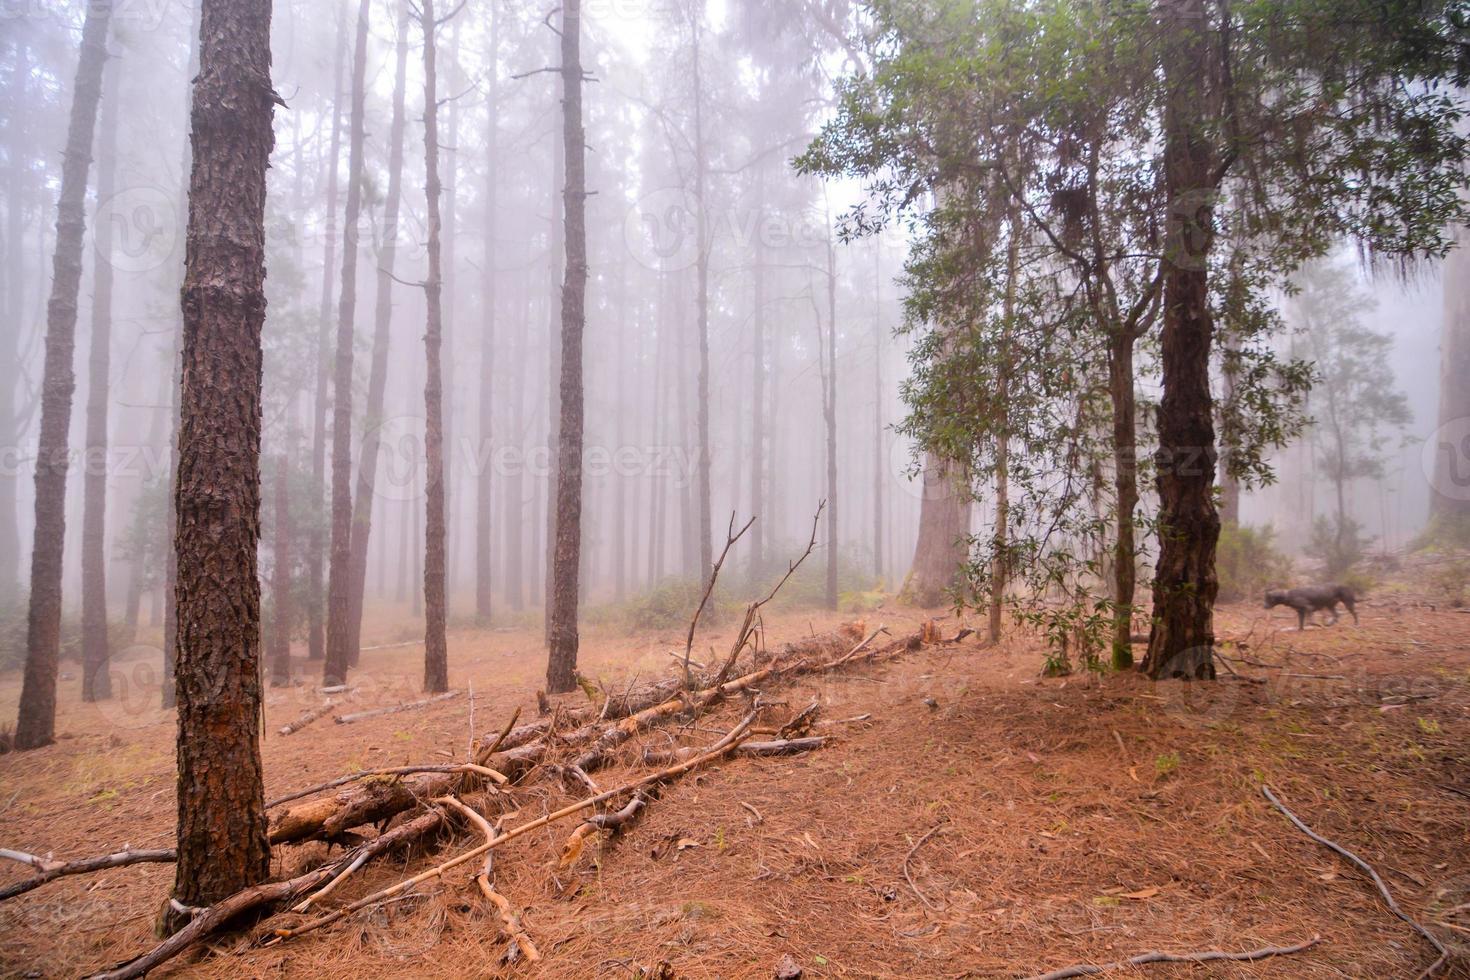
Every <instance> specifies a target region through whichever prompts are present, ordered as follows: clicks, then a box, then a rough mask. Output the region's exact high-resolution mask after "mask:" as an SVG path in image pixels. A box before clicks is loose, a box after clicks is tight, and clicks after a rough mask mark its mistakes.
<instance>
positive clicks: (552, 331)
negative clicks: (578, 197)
mask: <svg viewBox="0 0 1470 980" xmlns="http://www.w3.org/2000/svg"><path fill="white" fill-rule="evenodd" d="M560 56H561V48H560V47H559V46H558V47H557V49H556V51H555V57H553V58H552V61H553V62H554V61H555V60H556V58H559V57H560ZM563 77H564V76H563ZM556 84H557V86H558V93H559V95H560V96H561V101H562V105H563V108H562V113H563V116H565V112H566V109H565V99H566V90H565V88H564V87H563V83H562V81H561V79H558V81H557V83H556ZM566 152H567V150H566V146H564V145H563V139H562V137H561V136H559V135H554V136H553V137H552V140H551V233H550V236H549V238H550V242H549V245H548V254H547V258H546V265H547V271H548V273H549V277H548V281H547V286H548V290H547V292H548V296H549V302H548V304H547V313H548V316H547V318H546V368H547V378H546V393H547V394H546V400H547V416H546V443H547V445H546V449H547V452H548V453H549V456H548V472H547V476H546V493H545V494H539V493H538V494H537V497H538V505H539V506H543V507H545V508H546V510H545V513H544V514H542V520H540V521H538V522H537V523H538V526H539V529H540V533H541V534H542V540H541V543H540V547H539V548H537V549H536V561H537V562H538V563H539V564H538V565H537V566H536V572H537V574H536V575H535V577H534V580H535V581H536V583H537V585H538V587H539V588H540V589H541V603H542V613H543V616H542V624H541V625H542V632H543V633H544V634H545V638H546V644H547V646H548V647H549V646H550V645H551V584H552V583H551V578H552V570H553V569H554V567H555V566H556V560H555V558H556V555H555V552H556V480H557V476H556V467H557V462H558V454H559V447H558V445H557V442H556V426H557V420H558V419H560V418H561V384H562V382H561V367H562V364H561V361H562V353H561V331H562V322H563V313H562V308H561V307H562V302H563V300H564V297H563V291H564V289H565V285H566V284H565V281H564V280H565V269H564V259H565V252H566V241H565V235H566V229H565V227H564V221H565V217H566V214H565V211H564V208H565V202H564V201H563V196H564V195H565V194H566Z"/></svg>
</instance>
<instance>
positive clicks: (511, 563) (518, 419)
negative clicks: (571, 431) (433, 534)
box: [502, 283, 531, 612]
mask: <svg viewBox="0 0 1470 980" xmlns="http://www.w3.org/2000/svg"><path fill="white" fill-rule="evenodd" d="M520 288H521V291H522V301H521V303H520V309H521V312H520V323H519V329H518V331H517V333H516V338H517V339H516V342H515V348H514V351H513V356H512V359H511V363H512V364H516V365H522V364H525V363H526V358H527V355H528V354H529V352H530V346H531V345H530V340H529V336H530V331H531V290H530V289H529V288H528V287H527V286H526V284H525V283H522V284H521V287H520ZM511 373H512V379H511V385H510V418H511V424H510V431H511V435H512V438H513V441H510V442H508V443H507V445H508V446H512V447H514V448H515V449H516V450H517V451H518V452H519V453H520V454H521V455H520V456H519V457H518V458H517V459H516V460H514V461H513V462H512V465H511V466H510V472H509V473H508V474H507V475H506V480H505V494H504V497H505V521H504V525H505V540H504V548H505V585H504V586H503V587H502V588H503V591H504V593H505V601H506V604H507V605H509V606H510V608H511V609H512V610H513V611H514V612H520V611H521V610H522V609H523V608H524V607H525V594H526V582H525V579H526V566H525V540H526V539H525V528H524V527H523V526H522V525H523V524H524V522H525V513H526V500H525V493H526V481H525V472H526V463H527V461H526V457H525V452H526V448H527V447H526V373H527V372H526V371H523V370H517V371H513V372H511Z"/></svg>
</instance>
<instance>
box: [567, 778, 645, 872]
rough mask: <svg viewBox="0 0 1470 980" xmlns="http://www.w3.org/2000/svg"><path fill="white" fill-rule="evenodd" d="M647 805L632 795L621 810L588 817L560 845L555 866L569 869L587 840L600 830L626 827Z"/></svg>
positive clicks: (638, 797) (641, 796)
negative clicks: (559, 853)
mask: <svg viewBox="0 0 1470 980" xmlns="http://www.w3.org/2000/svg"><path fill="white" fill-rule="evenodd" d="M647 805H648V801H647V800H646V799H644V798H643V794H641V793H634V794H633V798H632V799H631V800H629V801H628V802H627V803H626V804H625V805H624V806H623V808H622V809H621V810H616V811H614V812H612V813H599V814H597V815H596V816H593V817H588V818H587V819H586V820H585V821H583V822H582V823H580V824H578V825H577V829H576V830H574V831H572V832H571V834H570V835H569V836H568V837H567V839H566V842H565V843H563V844H562V846H561V856H560V857H559V858H558V859H557V862H556V866H557V867H558V868H560V869H566V868H569V867H571V866H572V864H573V863H574V862H575V861H576V860H577V857H578V856H579V855H580V854H581V853H582V848H583V847H584V846H585V845H586V843H587V838H589V837H591V836H592V835H593V834H595V833H597V832H598V831H601V830H617V829H619V828H622V827H624V826H626V825H627V824H628V823H629V821H631V820H632V819H633V818H634V817H636V816H637V815H638V811H639V810H641V809H643V808H644V807H645V806H647Z"/></svg>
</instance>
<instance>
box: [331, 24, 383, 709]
mask: <svg viewBox="0 0 1470 980" xmlns="http://www.w3.org/2000/svg"><path fill="white" fill-rule="evenodd" d="M371 12H372V4H371V3H370V0H362V2H361V3H360V4H359V6H358V8H357V41H356V47H355V49H354V52H353V58H352V120H351V123H350V124H349V125H350V129H349V135H348V141H347V206H346V214H345V215H344V216H343V220H342V282H341V300H340V301H339V302H338V304H337V353H336V357H335V359H334V360H333V378H332V550H331V555H330V559H329V564H328V568H327V656H326V663H325V665H324V666H323V669H322V684H323V686H324V687H331V686H332V685H335V684H342V683H344V682H346V680H347V669H348V666H349V664H350V663H351V661H352V653H353V651H352V639H353V633H354V631H353V630H352V629H350V628H349V626H348V623H349V621H350V619H351V616H352V606H353V602H352V571H351V565H352V341H353V336H354V325H353V319H354V317H355V316H356V313H357V249H358V238H359V235H360V233H361V221H360V219H361V213H362V145H363V139H364V127H363V112H364V103H365V101H366V92H365V88H366V76H367V39H368V19H369V16H370V15H371Z"/></svg>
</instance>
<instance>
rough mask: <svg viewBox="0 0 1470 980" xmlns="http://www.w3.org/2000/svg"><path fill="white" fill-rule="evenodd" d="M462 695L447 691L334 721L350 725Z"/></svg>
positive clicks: (459, 692) (359, 712)
mask: <svg viewBox="0 0 1470 980" xmlns="http://www.w3.org/2000/svg"><path fill="white" fill-rule="evenodd" d="M463 693H464V692H463V691H449V692H447V693H445V694H436V695H434V696H433V697H432V698H424V699H423V700H422V701H405V702H403V703H402V704H391V705H389V706H388V707H386V708H371V709H369V710H367V711H358V712H356V713H354V714H350V715H338V716H337V718H336V721H337V724H339V725H351V724H352V723H353V722H358V721H365V720H366V719H368V718H378V717H380V716H382V715H392V714H397V713H398V712H400V711H412V710H414V709H415V708H423V707H427V706H428V705H431V704H438V703H439V702H440V701H448V700H449V699H450V698H457V697H459V696H460V695H461V694H463Z"/></svg>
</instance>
